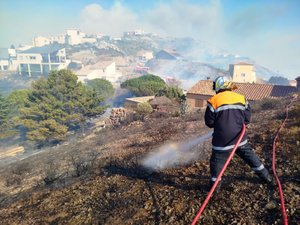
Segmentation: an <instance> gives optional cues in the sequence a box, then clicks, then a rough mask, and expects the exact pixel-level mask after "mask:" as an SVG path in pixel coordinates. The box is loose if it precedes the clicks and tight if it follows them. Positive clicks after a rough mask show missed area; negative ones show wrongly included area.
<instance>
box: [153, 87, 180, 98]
mask: <svg viewBox="0 0 300 225" xmlns="http://www.w3.org/2000/svg"><path fill="white" fill-rule="evenodd" d="M156 96H166V97H167V98H170V99H175V100H176V101H178V102H180V101H181V100H182V99H183V98H184V94H183V91H182V89H181V88H179V87H176V86H172V87H170V86H166V87H164V88H163V89H161V90H159V91H158V92H157V94H156Z"/></svg>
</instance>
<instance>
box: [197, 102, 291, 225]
mask: <svg viewBox="0 0 300 225" xmlns="http://www.w3.org/2000/svg"><path fill="white" fill-rule="evenodd" d="M293 101H294V100H292V101H291V103H290V104H289V105H287V106H286V109H285V112H286V117H285V119H284V121H283V122H282V124H281V125H280V127H279V129H278V132H277V134H276V137H275V139H274V142H273V157H272V169H273V173H274V176H275V178H276V181H277V185H278V190H279V195H280V202H281V213H282V220H283V224H284V225H288V219H287V215H286V209H285V205H284V197H283V191H282V187H281V183H280V180H279V178H278V176H277V173H276V144H277V141H278V138H279V133H280V131H281V130H282V128H283V127H284V125H285V122H286V120H287V119H288V111H289V107H290V106H291V105H292V103H293ZM245 130H246V126H245V125H243V129H242V132H241V134H240V137H239V139H238V141H237V143H236V144H235V146H234V148H233V150H232V152H231V153H230V155H229V157H228V159H227V161H226V162H225V165H224V167H223V168H222V170H221V172H220V174H219V175H218V177H217V180H216V181H215V183H214V185H213V186H212V188H211V189H210V191H209V193H208V195H207V196H206V199H205V201H204V202H203V204H202V205H201V208H200V210H199V211H198V213H197V215H196V217H195V219H194V220H193V222H192V225H195V224H196V223H197V221H198V219H199V218H200V216H201V214H202V212H203V211H204V209H205V207H206V205H207V203H208V201H209V199H210V198H211V196H212V194H213V192H214V191H215V189H216V187H217V185H218V183H219V181H220V180H221V177H222V175H223V173H224V172H225V170H226V168H227V166H228V164H229V162H230V160H231V159H232V157H233V155H234V153H235V151H236V149H237V147H238V145H239V144H240V142H241V140H242V137H243V136H244V133H245Z"/></svg>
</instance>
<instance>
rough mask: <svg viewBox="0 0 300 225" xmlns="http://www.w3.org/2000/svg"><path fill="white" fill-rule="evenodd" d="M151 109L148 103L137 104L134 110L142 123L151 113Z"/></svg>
mask: <svg viewBox="0 0 300 225" xmlns="http://www.w3.org/2000/svg"><path fill="white" fill-rule="evenodd" d="M152 111H153V108H152V106H151V105H150V104H149V103H148V102H143V103H139V104H138V106H137V109H136V112H137V113H138V114H139V115H140V116H141V120H142V121H144V118H145V117H146V116H147V115H149V114H150V113H152Z"/></svg>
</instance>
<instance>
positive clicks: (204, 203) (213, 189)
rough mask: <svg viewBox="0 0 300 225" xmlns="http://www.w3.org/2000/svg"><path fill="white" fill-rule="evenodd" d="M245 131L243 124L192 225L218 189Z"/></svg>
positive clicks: (193, 224)
mask: <svg viewBox="0 0 300 225" xmlns="http://www.w3.org/2000/svg"><path fill="white" fill-rule="evenodd" d="M245 131H246V126H245V124H243V129H242V131H241V134H240V137H239V139H238V141H237V143H236V144H235V146H234V148H233V150H232V152H231V153H230V155H229V157H228V159H227V160H226V162H225V164H224V166H223V168H222V170H221V172H220V173H219V175H218V177H217V180H216V181H215V182H214V185H213V186H212V188H211V189H210V191H209V193H208V195H207V196H206V199H205V201H204V202H203V204H202V205H201V208H200V210H199V212H198V213H197V215H196V217H195V219H194V220H193V222H192V225H195V224H196V223H197V221H198V219H199V218H200V216H201V214H202V212H203V211H204V209H205V206H206V205H207V203H208V201H209V199H210V198H211V196H212V194H213V192H214V191H215V189H216V187H217V185H218V183H219V182H220V180H221V177H222V175H223V173H224V172H225V170H226V168H227V166H228V164H229V162H230V160H231V159H232V157H233V155H234V153H235V151H236V149H237V147H238V146H239V144H240V142H241V140H242V138H243V136H244V134H245Z"/></svg>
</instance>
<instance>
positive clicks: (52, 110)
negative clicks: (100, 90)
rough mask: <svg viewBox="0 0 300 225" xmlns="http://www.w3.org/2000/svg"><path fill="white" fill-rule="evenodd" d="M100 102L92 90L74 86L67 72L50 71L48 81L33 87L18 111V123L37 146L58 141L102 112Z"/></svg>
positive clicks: (41, 81) (79, 85) (73, 78)
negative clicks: (69, 131)
mask: <svg viewBox="0 0 300 225" xmlns="http://www.w3.org/2000/svg"><path fill="white" fill-rule="evenodd" d="M101 101H103V98H101V97H99V95H98V94H97V93H96V92H95V91H94V90H93V89H91V88H87V87H85V86H84V85H83V84H82V83H81V82H79V83H77V76H76V75H75V74H73V73H72V72H71V71H70V70H60V71H52V72H50V74H49V77H48V79H44V78H41V79H39V80H37V81H35V82H34V83H33V84H32V91H31V92H29V93H28V99H27V100H26V102H25V104H24V106H23V107H21V108H20V119H19V123H20V124H21V125H23V126H25V127H26V128H27V133H26V136H27V138H28V139H29V140H33V141H36V142H38V143H39V144H46V143H51V142H57V141H61V140H64V138H65V136H66V134H67V132H68V130H70V129H77V128H80V127H83V126H84V122H85V120H86V119H87V118H88V117H89V116H94V115H97V114H101V113H103V110H104V108H103V107H101V106H99V104H100V103H101Z"/></svg>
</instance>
